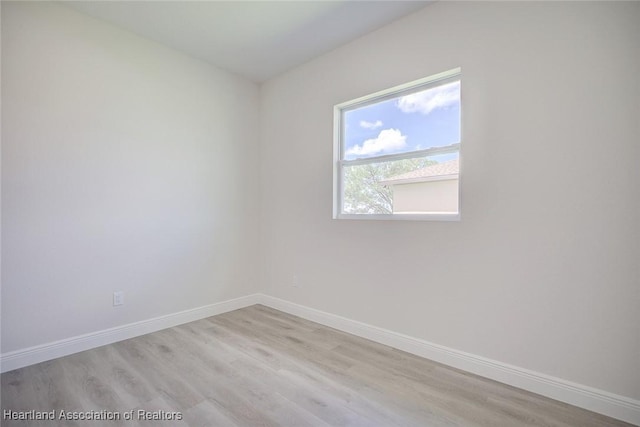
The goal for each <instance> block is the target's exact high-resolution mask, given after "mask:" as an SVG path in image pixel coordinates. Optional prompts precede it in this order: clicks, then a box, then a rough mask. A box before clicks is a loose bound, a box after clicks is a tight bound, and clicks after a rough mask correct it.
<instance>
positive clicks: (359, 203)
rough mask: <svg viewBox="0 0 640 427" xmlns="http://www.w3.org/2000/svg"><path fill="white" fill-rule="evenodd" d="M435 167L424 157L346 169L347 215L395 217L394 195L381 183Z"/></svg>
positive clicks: (345, 210) (345, 193)
mask: <svg viewBox="0 0 640 427" xmlns="http://www.w3.org/2000/svg"><path fill="white" fill-rule="evenodd" d="M436 163H437V162H435V161H433V160H429V159H427V158H425V157H423V158H417V159H403V160H393V161H388V162H380V163H369V164H364V165H354V166H347V167H345V168H344V198H343V206H344V207H343V209H344V212H345V213H350V214H390V213H393V192H392V191H391V188H389V187H387V186H384V185H382V184H380V181H384V180H385V179H388V178H391V177H392V176H396V175H400V174H403V173H407V172H411V171H414V170H417V169H422V168H424V167H426V166H429V165H433V164H436Z"/></svg>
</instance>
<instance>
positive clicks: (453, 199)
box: [342, 152, 459, 215]
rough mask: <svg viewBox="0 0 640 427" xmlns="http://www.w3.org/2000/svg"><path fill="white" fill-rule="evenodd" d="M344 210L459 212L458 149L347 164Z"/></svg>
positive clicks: (372, 212) (347, 211) (399, 212)
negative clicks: (422, 155) (400, 158)
mask: <svg viewBox="0 0 640 427" xmlns="http://www.w3.org/2000/svg"><path fill="white" fill-rule="evenodd" d="M343 174H344V175H343V185H344V187H343V199H342V200H343V203H342V206H343V213H345V214H364V215H367V214H369V215H370V214H392V213H393V214H403V213H404V214H409V213H458V175H459V161H458V153H457V152H456V153H451V154H443V155H438V156H432V157H421V158H414V159H402V160H393V161H386V162H377V163H367V164H360V165H345V166H344V168H343Z"/></svg>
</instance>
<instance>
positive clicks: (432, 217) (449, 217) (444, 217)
mask: <svg viewBox="0 0 640 427" xmlns="http://www.w3.org/2000/svg"><path fill="white" fill-rule="evenodd" d="M334 219H349V220H354V219H355V220H365V221H369V220H377V221H460V213H396V214H378V215H367V214H338V215H337V216H335V217H334Z"/></svg>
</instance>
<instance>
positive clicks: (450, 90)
mask: <svg viewBox="0 0 640 427" xmlns="http://www.w3.org/2000/svg"><path fill="white" fill-rule="evenodd" d="M459 101H460V82H453V83H449V84H446V85H442V86H438V87H434V88H433V89H428V90H425V91H423V92H418V93H412V94H411V95H406V96H403V97H402V98H400V99H399V100H398V104H397V105H398V108H399V109H400V110H401V111H402V112H403V113H415V112H419V113H422V114H425V115H426V114H429V113H430V112H432V111H433V110H435V109H437V108H444V107H448V106H450V105H453V104H455V103H457V102H459Z"/></svg>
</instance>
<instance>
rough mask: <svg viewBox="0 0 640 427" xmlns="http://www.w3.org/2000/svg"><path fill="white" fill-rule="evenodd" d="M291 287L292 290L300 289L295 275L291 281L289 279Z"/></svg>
mask: <svg viewBox="0 0 640 427" xmlns="http://www.w3.org/2000/svg"><path fill="white" fill-rule="evenodd" d="M291 286H293V287H294V288H299V287H300V280H299V279H298V276H297V275H295V274H294V275H293V277H292V279H291Z"/></svg>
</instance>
